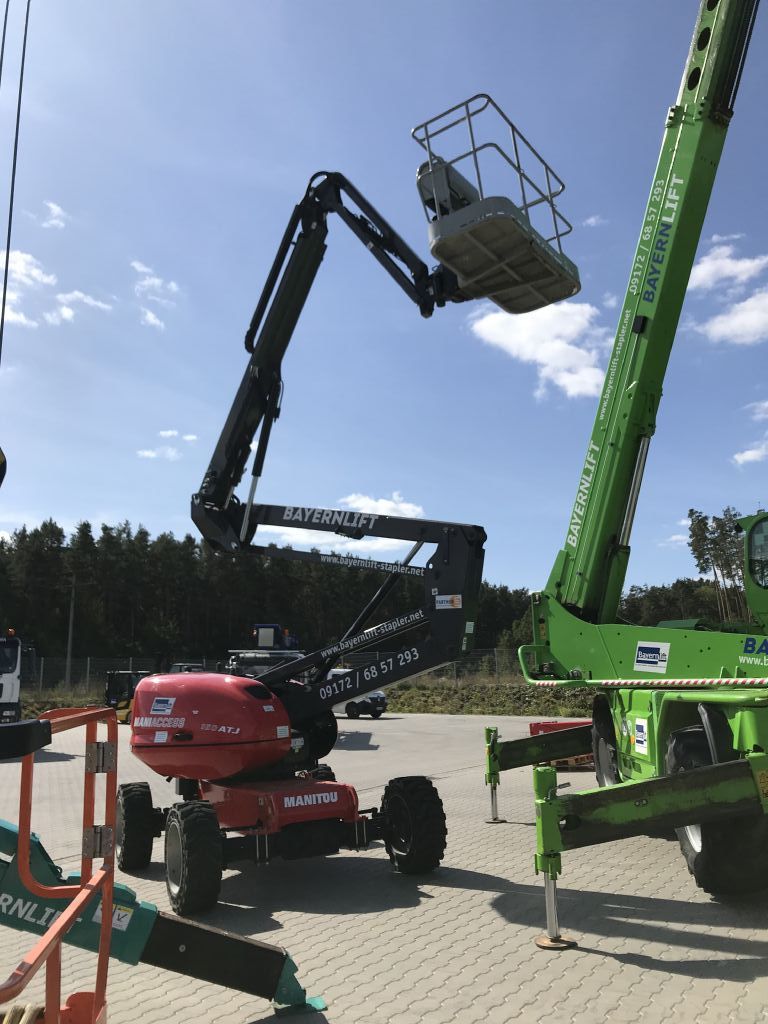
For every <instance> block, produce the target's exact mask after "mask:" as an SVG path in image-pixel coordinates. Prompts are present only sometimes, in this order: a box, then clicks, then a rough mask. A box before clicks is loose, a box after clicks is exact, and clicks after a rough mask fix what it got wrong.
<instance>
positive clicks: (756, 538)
mask: <svg viewBox="0 0 768 1024" xmlns="http://www.w3.org/2000/svg"><path fill="white" fill-rule="evenodd" d="M748 557H749V572H750V575H751V576H752V579H753V580H754V581H755V583H757V585H758V586H759V587H766V588H768V519H763V520H761V521H760V522H759V523H756V524H755V526H754V527H753V528H752V532H751V533H750V535H749V553H748Z"/></svg>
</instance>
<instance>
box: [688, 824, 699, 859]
mask: <svg viewBox="0 0 768 1024" xmlns="http://www.w3.org/2000/svg"><path fill="white" fill-rule="evenodd" d="M685 835H686V837H687V839H688V842H689V843H690V844H691V846H692V847H693V848H694V850H695V851H696V853H701V825H686V826H685Z"/></svg>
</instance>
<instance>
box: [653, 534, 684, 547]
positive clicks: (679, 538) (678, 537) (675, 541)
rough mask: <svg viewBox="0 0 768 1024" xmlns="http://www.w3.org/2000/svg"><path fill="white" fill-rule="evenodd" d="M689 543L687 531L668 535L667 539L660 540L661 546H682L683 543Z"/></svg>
mask: <svg viewBox="0 0 768 1024" xmlns="http://www.w3.org/2000/svg"><path fill="white" fill-rule="evenodd" d="M687 543H688V534H687V533H673V534H672V535H671V536H670V537H667V539H666V540H661V541H659V547H660V548H666V547H682V546H683V544H687Z"/></svg>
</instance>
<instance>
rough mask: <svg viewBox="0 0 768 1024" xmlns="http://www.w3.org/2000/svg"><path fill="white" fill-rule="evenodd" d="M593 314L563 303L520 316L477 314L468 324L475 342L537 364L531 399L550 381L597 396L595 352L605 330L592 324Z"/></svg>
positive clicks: (576, 394) (572, 392)
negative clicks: (476, 340) (535, 386)
mask: <svg viewBox="0 0 768 1024" xmlns="http://www.w3.org/2000/svg"><path fill="white" fill-rule="evenodd" d="M598 316H599V310H598V309H597V307H595V306H592V305H590V304H589V303H587V302H564V303H558V304H557V305H554V306H545V307H544V308H543V309H537V310H535V311H534V312H533V313H526V314H525V316H512V315H510V314H509V313H501V312H490V313H483V314H480V315H479V316H475V317H473V318H471V319H470V327H471V329H472V331H473V333H474V334H476V335H477V337H478V338H480V339H481V341H484V342H486V344H488V345H495V346H496V347H497V348H500V349H502V351H504V352H506V353H507V355H510V356H512V358H513V359H519V360H521V362H524V363H533V364H534V365H535V366H536V367H537V368H538V374H539V384H538V387H537V389H536V397H537V398H541V397H543V396H544V395H545V394H546V390H547V386H548V385H550V384H554V385H555V386H556V387H558V388H560V389H561V390H562V391H564V392H565V394H566V395H567V396H568V397H569V398H580V397H583V396H594V395H599V394H600V389H601V387H602V384H603V376H604V374H603V371H602V370H601V369H600V367H599V366H598V354H599V350H600V347H601V346H602V345H604V344H605V341H606V338H607V330H606V328H605V327H601V326H599V325H598V324H597V323H596V320H597V318H598Z"/></svg>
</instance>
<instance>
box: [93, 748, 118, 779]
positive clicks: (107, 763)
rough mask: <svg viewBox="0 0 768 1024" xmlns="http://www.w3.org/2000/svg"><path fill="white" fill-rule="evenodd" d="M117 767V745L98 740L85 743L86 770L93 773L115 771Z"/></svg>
mask: <svg viewBox="0 0 768 1024" xmlns="http://www.w3.org/2000/svg"><path fill="white" fill-rule="evenodd" d="M116 767H117V745H116V744H114V743H107V742H97V743H86V745H85V770H86V771H87V772H91V773H93V774H98V773H99V772H113V771H114V770H115V768H116Z"/></svg>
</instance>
